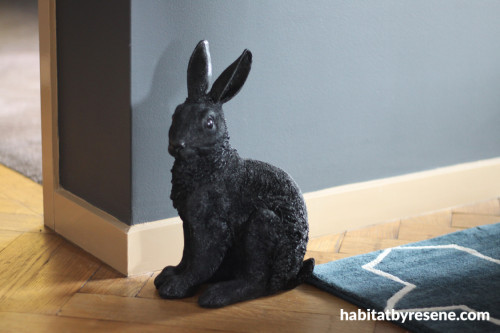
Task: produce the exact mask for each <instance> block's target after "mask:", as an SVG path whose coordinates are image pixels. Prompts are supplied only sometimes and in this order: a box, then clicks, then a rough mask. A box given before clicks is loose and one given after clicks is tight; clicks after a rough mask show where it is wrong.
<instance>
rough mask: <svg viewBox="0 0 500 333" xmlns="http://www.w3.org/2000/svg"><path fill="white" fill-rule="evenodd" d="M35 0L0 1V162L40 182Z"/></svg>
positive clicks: (38, 68) (40, 154)
mask: <svg viewBox="0 0 500 333" xmlns="http://www.w3.org/2000/svg"><path fill="white" fill-rule="evenodd" d="M37 15H38V14H37V1H36V0H10V1H8V0H0V163H1V164H4V165H6V166H8V167H10V168H12V169H14V170H16V171H18V172H20V173H22V174H24V175H26V176H27V177H29V178H31V179H33V180H34V181H36V182H39V183H40V182H41V181H42V148H41V126H40V118H41V116H40V65H39V55H38V17H37Z"/></svg>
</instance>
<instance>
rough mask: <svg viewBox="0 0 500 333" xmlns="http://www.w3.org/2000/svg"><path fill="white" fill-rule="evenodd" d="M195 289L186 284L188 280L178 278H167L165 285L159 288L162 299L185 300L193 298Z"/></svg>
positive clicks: (173, 276) (174, 276)
mask: <svg viewBox="0 0 500 333" xmlns="http://www.w3.org/2000/svg"><path fill="white" fill-rule="evenodd" d="M194 292H195V287H193V286H191V285H189V284H187V283H186V280H185V279H183V278H181V277H179V276H177V275H172V276H167V277H166V279H165V281H164V282H163V284H162V285H161V286H160V287H159V288H158V293H159V294H160V297H162V298H184V297H189V296H192V295H193V294H194Z"/></svg>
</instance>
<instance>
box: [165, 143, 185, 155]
mask: <svg viewBox="0 0 500 333" xmlns="http://www.w3.org/2000/svg"><path fill="white" fill-rule="evenodd" d="M184 148H186V142H184V141H179V142H170V143H169V145H168V152H169V153H170V154H171V155H172V156H175V154H177V153H178V152H179V151H181V150H182V149H184Z"/></svg>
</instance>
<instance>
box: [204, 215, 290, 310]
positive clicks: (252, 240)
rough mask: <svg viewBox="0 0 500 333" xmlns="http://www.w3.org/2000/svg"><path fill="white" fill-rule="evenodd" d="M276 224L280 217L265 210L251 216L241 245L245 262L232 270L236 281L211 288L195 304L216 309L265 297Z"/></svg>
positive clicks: (271, 264)
mask: <svg viewBox="0 0 500 333" xmlns="http://www.w3.org/2000/svg"><path fill="white" fill-rule="evenodd" d="M279 222H280V219H279V217H278V216H277V215H276V214H275V213H274V212H272V211H270V210H268V209H259V210H257V211H255V212H254V213H253V214H252V215H251V216H250V218H249V219H248V221H247V224H246V230H245V237H244V239H243V240H242V241H241V245H240V246H242V247H243V249H242V250H243V251H242V253H244V256H245V258H241V260H240V262H241V264H242V266H240V267H235V269H236V270H237V271H236V272H235V273H236V275H237V276H238V277H237V278H236V279H234V280H230V281H224V282H219V283H216V284H214V285H212V286H210V287H209V288H208V289H207V290H206V291H205V292H204V293H203V294H202V295H201V296H200V299H199V300H198V303H199V304H200V305H201V306H202V307H207V308H218V307H222V306H226V305H229V304H233V303H237V302H241V301H245V300H250V299H254V298H257V297H260V296H265V295H267V294H268V290H267V285H268V281H269V278H270V275H271V267H272V266H273V263H272V258H273V257H274V251H275V248H276V244H277V243H278V236H279V234H278V233H277V232H276V229H277V228H278V226H279V224H280V223H279Z"/></svg>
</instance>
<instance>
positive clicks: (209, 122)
mask: <svg viewBox="0 0 500 333" xmlns="http://www.w3.org/2000/svg"><path fill="white" fill-rule="evenodd" d="M205 126H207V128H208V129H212V128H214V120H213V119H212V118H208V119H207V123H206V125H205Z"/></svg>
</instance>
